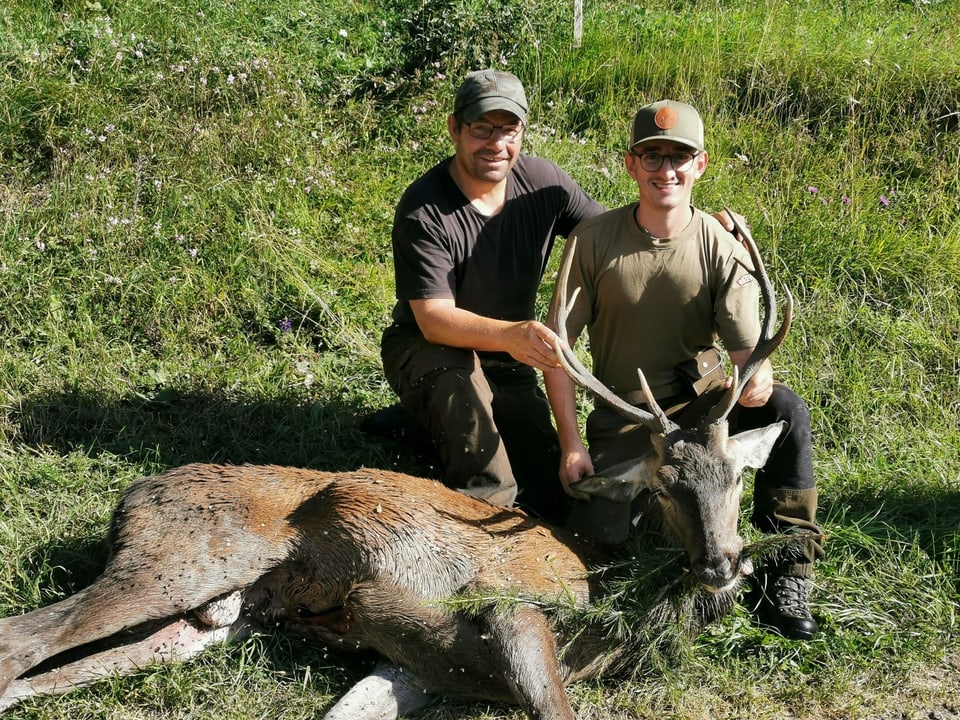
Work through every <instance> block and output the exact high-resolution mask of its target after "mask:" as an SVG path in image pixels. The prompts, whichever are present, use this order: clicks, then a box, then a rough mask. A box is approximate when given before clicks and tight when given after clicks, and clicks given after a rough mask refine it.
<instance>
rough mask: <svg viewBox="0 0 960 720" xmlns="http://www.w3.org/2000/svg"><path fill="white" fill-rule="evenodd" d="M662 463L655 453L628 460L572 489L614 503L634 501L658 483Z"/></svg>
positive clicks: (586, 478)
mask: <svg viewBox="0 0 960 720" xmlns="http://www.w3.org/2000/svg"><path fill="white" fill-rule="evenodd" d="M661 464H662V463H661V462H660V459H659V457H658V455H657V453H656V452H655V451H651V452H648V453H646V454H644V455H642V456H640V457H639V458H634V459H632V460H627V461H626V462H622V463H620V464H619V465H614V466H613V467H612V468H609V469H608V470H605V471H604V472H603V474H601V475H588V476H587V477H585V478H583V479H582V480H579V481H577V482H575V483H573V484H572V485H571V486H570V487H571V488H572V489H574V490H579V491H580V492H584V493H586V494H587V495H595V496H597V497H602V498H604V499H606V500H612V501H614V502H627V501H630V500H633V499H634V498H635V497H636V496H637V495H639V494H640V492H641V491H642V490H645V489H646V488H650V487H653V486H654V485H655V484H656V483H657V468H659V467H660V465H661Z"/></svg>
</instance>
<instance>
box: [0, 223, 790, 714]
mask: <svg viewBox="0 0 960 720" xmlns="http://www.w3.org/2000/svg"><path fill="white" fill-rule="evenodd" d="M744 234H745V231H744ZM746 238H747V239H748V240H749V236H748V235H746ZM750 247H751V252H752V254H753V256H754V261H755V266H756V268H757V274H758V278H759V279H760V280H761V286H762V288H763V294H764V299H765V302H766V321H765V323H764V338H762V340H761V342H760V343H758V350H757V353H756V358H752V359H751V362H749V363H748V368H747V369H745V370H744V376H745V377H749V374H750V372H752V370H751V369H750V368H754V369H755V367H756V365H757V364H758V363H759V362H761V361H762V357H765V356H766V355H769V353H770V352H772V350H773V349H774V348H775V347H776V345H777V344H778V343H779V342H780V341H781V340H782V339H783V336H784V335H785V333H786V328H787V326H788V325H789V315H790V313H789V306H788V311H787V313H786V316H787V317H786V320H785V321H784V324H783V327H781V329H780V331H779V332H777V333H776V334H775V335H774V334H772V333H771V328H772V322H773V320H772V318H773V316H774V315H775V308H774V304H773V295H772V291H771V290H770V287H769V281H768V280H767V279H766V276H765V274H764V272H763V268H762V264H761V263H760V260H759V257H757V255H756V251H755V248H754V247H753V246H752V242H751V243H750ZM563 275H564V276H563V277H561V279H560V282H558V287H563V288H564V289H565V284H566V283H565V273H564V274H563ZM564 295H565V292H564ZM560 324H561V326H562V324H563V323H562V322H561V323H560ZM558 351H559V353H560V355H561V357H563V358H564V367H565V368H566V369H567V372H568V373H569V374H570V375H571V376H572V377H573V378H574V380H575V381H576V382H578V383H580V384H582V385H584V386H586V387H588V388H589V389H590V390H592V391H593V392H595V393H596V394H598V395H600V396H601V397H603V398H604V399H605V400H606V401H607V402H609V403H610V404H611V405H612V406H614V407H617V408H618V409H619V410H620V411H621V412H623V413H624V414H625V415H627V416H628V417H631V418H634V419H635V420H636V421H637V422H640V423H643V424H645V425H647V426H648V427H650V430H651V436H652V440H653V447H654V451H653V452H651V453H649V454H647V455H645V456H643V457H640V458H638V459H637V460H636V461H631V462H630V463H627V464H625V465H623V466H620V467H618V468H613V469H611V471H610V472H608V473H607V474H606V475H605V477H598V476H594V477H590V478H586V479H585V480H583V481H582V482H581V483H580V485H579V486H578V487H580V488H582V489H583V490H584V491H585V492H587V493H589V494H593V495H597V496H603V497H608V498H612V499H619V500H624V499H634V498H637V497H638V495H639V494H640V493H641V492H643V491H647V492H648V493H649V495H650V497H649V502H647V503H646V505H645V506H644V508H645V509H644V512H643V513H642V514H641V516H640V517H642V519H643V523H645V525H644V526H643V527H641V528H640V530H641V532H648V533H654V534H660V535H662V537H663V540H664V542H665V543H667V544H668V545H679V546H681V547H682V548H683V550H684V555H685V556H686V560H687V563H688V566H689V568H690V574H689V575H690V576H691V577H693V578H695V582H693V583H686V584H684V585H683V587H682V588H681V589H680V592H683V593H686V596H687V597H686V599H687V600H688V601H686V602H682V603H678V602H676V597H669V596H668V595H659V596H655V597H654V598H652V600H651V604H650V606H649V607H648V608H647V610H645V611H644V612H643V613H642V616H641V617H639V618H638V620H637V621H638V622H639V623H647V624H650V625H653V626H656V625H658V624H659V625H664V624H665V623H670V622H677V621H679V622H681V623H682V625H683V627H684V628H685V629H686V630H687V631H688V632H689V633H697V632H699V630H700V629H701V628H702V627H703V625H704V624H705V623H707V622H710V621H711V620H712V619H714V618H715V617H717V616H718V615H719V614H722V613H723V612H725V610H726V609H727V608H729V607H730V606H731V605H732V602H733V600H734V597H735V586H736V583H737V580H738V578H739V577H740V575H741V574H743V573H745V572H748V571H749V567H748V566H749V563H745V562H742V560H741V557H740V555H741V550H742V542H741V540H740V537H739V535H738V533H737V519H738V514H739V500H740V494H741V487H742V486H741V483H740V475H741V472H742V470H743V468H744V467H760V466H762V465H763V463H764V462H765V461H766V458H767V456H768V454H769V452H770V447H771V446H772V444H773V442H774V441H775V440H776V438H777V436H778V435H779V432H780V429H781V426H780V424H779V423H778V424H775V425H771V426H769V427H767V428H762V429H760V430H754V431H748V432H743V433H739V434H737V435H734V436H732V437H728V435H727V424H726V415H727V413H729V410H730V407H732V405H733V404H734V403H735V402H736V399H737V397H738V394H737V393H738V392H739V390H740V388H742V383H741V384H740V385H738V383H737V382H736V378H734V382H733V384H732V387H731V389H730V391H729V393H728V395H727V397H726V398H725V399H724V400H723V402H722V403H721V405H720V407H719V408H718V409H716V411H715V412H711V413H710V414H709V416H708V417H707V418H706V420H705V421H704V422H703V423H702V424H701V426H700V427H698V428H695V429H682V428H678V427H677V426H676V425H675V424H673V423H672V422H671V421H670V420H668V419H667V418H666V416H665V415H664V413H663V412H662V410H661V409H660V408H659V407H658V406H657V405H656V402H655V401H654V400H653V398H652V396H651V395H650V393H649V389H648V388H645V389H646V392H647V405H648V407H649V408H650V410H651V412H647V411H645V410H641V409H639V408H635V407H633V406H629V405H626V404H624V403H623V402H622V401H620V400H619V399H618V398H617V397H616V396H615V395H613V394H612V393H610V392H609V391H608V390H607V389H605V388H604V387H603V386H602V385H601V384H600V383H599V382H598V381H596V379H595V378H593V377H592V376H591V375H590V374H589V372H588V371H587V370H586V369H585V368H583V367H582V366H581V365H580V364H579V361H578V360H577V359H576V357H575V356H574V354H573V352H572V351H571V350H570V348H569V347H568V346H564V347H558ZM641 379H642V374H641ZM744 382H745V380H744ZM643 384H644V385H646V383H645V382H644V383H643ZM618 403H619V404H618ZM558 492H559V487H558ZM110 542H111V548H112V551H113V554H112V557H111V558H110V560H109V561H108V563H107V566H106V568H105V570H104V572H103V574H102V575H101V576H100V577H99V578H98V579H97V580H96V581H95V582H94V583H93V584H92V585H90V586H89V587H88V588H86V589H84V590H81V591H80V592H78V593H77V594H75V595H73V596H72V597H69V598H67V599H65V600H63V601H61V602H58V603H55V604H53V605H50V606H48V607H44V608H41V609H38V610H34V611H32V612H29V613H26V614H25V615H21V616H19V617H11V618H6V619H2V620H0V711H2V710H4V709H6V708H9V707H11V706H12V705H14V704H16V703H17V702H18V701H19V700H21V699H23V698H25V697H29V696H31V695H35V694H43V693H59V692H65V691H67V690H69V689H71V688H72V687H75V686H79V685H83V684H87V683H89V682H92V681H93V680H96V679H98V678H100V677H104V676H106V675H108V674H111V673H123V672H132V671H134V670H136V669H137V668H138V667H142V666H143V665H144V664H146V663H148V662H150V661H166V660H170V659H186V658H188V657H190V656H191V655H193V654H195V653H197V652H199V651H200V650H201V649H202V648H203V646H204V645H206V644H208V643H209V642H212V641H215V640H221V639H227V638H229V637H231V636H236V635H238V634H241V633H242V632H243V631H244V630H245V629H246V628H247V627H249V626H251V625H257V624H259V625H262V626H264V627H274V626H277V625H282V626H285V627H286V628H287V629H289V630H291V631H293V632H296V633H300V634H302V635H304V636H306V637H308V638H315V639H317V640H319V641H322V642H323V643H335V644H339V645H342V646H344V647H346V648H354V647H356V648H360V647H369V648H373V649H375V650H377V651H378V652H379V653H380V654H381V655H383V656H384V657H385V658H386V659H387V660H388V661H389V662H390V663H392V665H393V670H392V671H388V672H382V673H379V674H378V675H375V676H371V677H370V678H367V679H366V680H364V681H362V682H361V683H360V684H359V685H358V686H357V687H356V688H355V689H354V690H352V691H351V692H350V693H348V694H347V696H346V697H345V698H344V699H343V700H341V702H340V703H338V704H337V705H336V706H335V707H334V708H333V709H332V710H331V711H330V712H329V713H328V715H327V719H328V720H347V719H349V720H383V719H384V718H396V716H397V714H398V713H406V712H412V711H414V710H416V709H418V708H419V707H422V706H423V705H424V704H425V703H426V702H428V700H429V698H430V697H431V696H436V695H440V694H449V695H454V696H460V697H464V698H476V699H483V700H491V701H506V702H515V703H518V704H519V705H521V706H522V707H523V708H524V710H525V711H526V713H527V714H528V716H529V717H530V718H543V719H546V720H573V718H574V713H573V710H572V709H571V707H570V705H569V702H568V701H567V698H566V695H565V692H564V686H565V685H566V684H567V683H569V682H572V681H574V680H577V679H579V678H583V677H588V676H594V675H597V674H598V673H600V672H602V671H603V670H605V669H608V668H613V669H617V668H619V667H624V666H626V665H629V664H631V663H634V662H636V661H637V659H638V658H639V657H640V656H641V655H642V650H643V648H641V647H638V643H637V642H623V639H622V638H617V637H614V636H613V634H612V633H610V632H609V630H608V629H607V628H604V627H603V626H602V623H596V624H591V623H590V622H587V621H586V620H584V621H582V622H573V623H571V622H569V620H567V621H566V622H564V621H562V619H560V616H561V615H564V613H562V612H559V611H558V609H561V608H567V609H571V610H574V611H576V610H577V609H585V608H587V606H588V605H590V604H591V603H596V602H598V601H600V600H601V599H602V596H603V594H604V593H605V592H606V591H607V586H606V585H605V582H604V580H603V579H602V578H601V577H600V576H599V575H598V574H597V573H596V572H595V571H596V570H597V569H598V568H602V567H603V566H605V565H608V564H609V562H610V560H611V556H610V555H608V553H607V552H605V551H604V550H602V549H601V548H599V547H597V546H595V545H593V544H591V543H590V542H588V541H587V540H585V539H582V538H578V537H576V536H574V535H572V534H569V533H567V532H565V531H563V530H560V529H557V528H553V527H551V526H549V525H547V524H544V523H540V522H537V521H535V520H533V519H531V518H530V517H528V516H527V515H525V514H523V513H522V512H519V511H515V510H511V509H507V508H502V507H496V506H494V505H491V504H489V503H486V502H483V501H480V500H475V499H472V498H469V497H467V496H464V495H462V494H460V493H457V492H455V491H453V490H450V489H448V488H446V487H444V486H442V485H440V484H439V483H436V482H433V481H430V480H424V479H421V478H414V477H409V476H406V475H399V474H396V473H391V472H387V471H382V470H358V471H356V472H347V473H325V472H319V471H310V470H300V469H293V468H279V467H271V466H240V467H226V466H215V465H189V466H185V467H183V468H179V469H175V470H171V471H169V472H167V473H164V474H162V475H159V476H156V477H150V478H143V479H141V480H139V481H137V482H135V483H133V484H132V485H131V486H130V487H129V488H128V489H127V490H126V492H125V493H124V494H123V496H122V498H121V500H120V503H119V505H118V507H117V509H116V511H115V513H114V517H113V523H112V526H111V537H110ZM678 575H680V573H679V571H678ZM693 585H697V586H698V588H699V590H691V587H692V586H693ZM458 595H459V596H464V595H465V596H467V598H468V599H470V602H463V603H461V604H458V603H457V602H456V598H457V596H458ZM477 598H486V599H487V600H486V601H483V600H481V601H480V602H477ZM690 598H694V599H693V601H692V602H690V601H689V599H690ZM703 598H706V600H703ZM680 606H686V607H687V608H689V609H691V616H689V617H685V618H678V617H677V616H676V609H677V608H678V607H680ZM131 630H132V631H135V632H134V634H129V632H128V631H131ZM647 630H648V631H647V632H646V633H640V635H641V636H642V635H647V636H655V635H656V634H657V632H658V628H657V627H651V628H648V629H647ZM105 639H111V640H113V641H114V643H115V644H114V645H113V646H108V647H106V649H103V648H102V647H101V646H100V645H98V644H97V643H98V642H99V641H102V640H105ZM640 642H642V640H641V641H640ZM68 651H71V652H68ZM61 653H63V654H64V655H63V656H62V657H58V656H61ZM61 660H62V662H61ZM34 669H35V670H34ZM31 670H34V672H33V673H31ZM411 688H413V692H409V690H410V689H411Z"/></svg>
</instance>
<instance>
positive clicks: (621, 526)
mask: <svg viewBox="0 0 960 720" xmlns="http://www.w3.org/2000/svg"><path fill="white" fill-rule="evenodd" d="M707 161H708V155H707V152H706V150H705V149H704V139H703V124H702V122H701V119H700V116H699V114H698V113H697V111H696V110H695V109H694V108H693V107H691V106H690V105H687V104H684V103H677V102H673V101H661V102H659V103H653V104H651V105H646V106H644V107H643V108H641V109H640V111H639V112H638V113H637V115H636V117H635V119H634V122H633V129H632V133H631V140H630V145H629V150H628V151H627V153H626V154H625V163H626V169H627V172H628V173H629V174H630V176H631V177H632V178H633V179H634V180H635V181H636V183H637V187H638V190H639V200H638V201H637V202H635V203H631V204H630V205H627V206H625V207H622V208H619V209H616V210H611V211H609V212H607V213H605V214H603V215H600V216H596V217H593V218H590V219H587V220H585V221H584V222H583V223H581V224H580V225H579V226H578V227H577V228H576V229H575V230H574V231H573V233H572V234H571V237H575V238H576V239H577V243H576V251H575V254H574V258H573V263H572V267H571V272H570V279H569V283H570V287H571V288H574V287H579V288H580V292H579V295H578V297H577V301H576V303H575V304H574V306H573V308H572V309H571V310H570V314H569V316H568V319H567V323H566V324H567V328H566V329H567V333H568V336H569V337H570V339H571V342H573V341H574V340H575V339H576V338H577V336H578V335H579V334H580V333H581V331H582V330H583V328H585V327H586V328H588V331H589V337H590V352H591V355H592V358H593V372H594V375H596V377H597V378H598V379H599V380H600V381H601V382H602V383H604V385H606V386H607V387H608V388H610V389H611V390H612V391H613V392H614V393H616V394H617V395H620V396H621V397H622V398H624V399H625V400H627V401H628V402H631V403H637V402H640V403H642V402H643V398H642V394H641V388H640V381H639V377H638V374H637V368H640V369H641V370H643V373H644V375H645V377H646V378H647V380H648V381H649V384H650V387H651V389H652V391H653V394H654V397H655V398H656V399H657V401H658V403H659V404H660V405H661V406H662V407H664V408H671V409H670V410H668V413H670V414H671V417H672V419H675V420H676V421H677V422H678V423H680V424H681V425H683V424H684V423H691V422H693V423H695V422H697V421H698V420H699V418H697V417H687V416H684V415H683V411H684V409H686V407H687V406H688V405H689V404H690V403H691V402H692V400H693V399H694V398H695V395H694V394H693V393H692V391H691V390H690V389H689V384H688V383H687V382H685V381H684V379H683V377H682V374H681V372H680V370H679V367H680V366H682V365H683V364H684V363H688V362H689V361H691V360H693V359H694V358H696V357H697V355H698V353H700V352H702V351H703V350H704V349H706V348H715V349H716V352H717V355H716V357H717V358H719V357H720V356H719V348H720V347H723V348H724V349H725V350H726V352H727V354H728V355H729V359H730V361H731V362H732V363H733V364H735V365H737V366H738V367H740V368H742V367H743V365H744V364H745V363H746V362H747V359H748V358H749V356H750V354H751V352H752V351H753V348H754V346H755V344H756V342H757V340H758V338H759V335H760V321H759V311H758V293H757V283H756V282H755V281H754V278H753V276H752V275H751V274H750V272H749V270H750V268H751V267H752V263H751V260H750V257H749V255H748V253H747V251H746V249H745V248H744V247H743V246H742V245H741V244H740V243H739V242H737V241H736V240H735V239H734V237H733V236H732V235H730V234H729V233H728V232H727V231H726V230H725V229H724V228H723V227H721V225H720V223H718V222H717V221H716V219H715V218H712V217H710V216H707V215H705V214H704V213H702V212H700V211H699V210H697V209H696V208H694V207H693V205H692V191H693V185H694V183H695V182H696V181H697V180H698V179H699V178H700V177H701V176H702V175H703V173H704V171H705V170H706V168H707ZM569 248H570V246H569V245H568V251H569ZM561 300H562V299H559V298H554V306H556V304H557V303H558V302H559V301H561ZM544 377H545V382H546V386H547V393H548V395H549V397H550V402H551V406H552V408H553V412H554V416H555V418H556V421H557V428H558V432H559V439H560V445H561V449H562V453H561V465H560V477H561V482H562V483H563V486H564V488H565V489H567V490H568V492H569V493H570V494H571V495H572V496H574V497H577V498H578V500H582V501H583V502H579V503H577V504H576V505H575V507H574V509H573V513H572V517H573V518H574V519H575V521H576V522H577V523H578V526H577V527H578V529H580V530H582V531H584V532H588V533H590V534H593V535H596V536H598V537H606V538H607V539H608V540H611V541H614V542H616V541H619V540H622V539H623V538H625V537H626V534H627V533H628V531H629V523H630V507H629V503H621V504H617V503H610V502H609V501H600V500H598V499H596V498H594V499H592V500H591V499H588V498H582V497H579V494H578V493H577V492H576V491H575V490H572V489H571V488H570V486H571V484H572V483H574V482H576V481H577V480H578V479H580V478H581V477H582V476H584V475H592V474H593V473H594V471H595V469H596V470H602V469H605V468H609V467H612V466H614V465H616V464H618V463H620V462H622V461H625V460H629V459H631V458H634V457H638V456H640V455H641V454H642V452H643V450H644V448H645V447H649V431H648V430H647V429H646V428H645V427H643V426H637V425H636V424H634V423H632V422H631V421H629V420H626V419H625V418H623V417H622V416H620V415H619V414H618V413H617V412H615V411H614V410H613V409H611V408H609V407H607V406H606V405H600V404H598V405H597V406H596V407H595V408H594V410H593V411H592V412H591V413H590V416H589V417H588V420H587V426H586V434H587V439H588V442H589V444H590V452H589V453H588V452H587V449H586V447H585V446H584V443H583V441H582V440H581V437H580V429H579V425H578V421H577V414H576V400H575V394H574V387H573V383H572V381H571V380H570V379H569V378H568V377H567V376H566V374H564V373H563V372H562V371H547V372H546V373H545V374H544ZM692 410H693V408H691V411H692ZM729 419H730V425H731V430H734V429H737V430H743V429H747V428H753V427H761V426H764V425H769V424H772V423H773V422H775V421H777V420H780V419H783V420H787V423H788V424H787V426H786V429H785V430H784V432H783V433H782V435H781V437H780V439H779V440H778V441H777V443H776V445H775V447H774V450H773V452H772V453H771V455H770V458H769V460H768V462H767V464H766V465H765V466H764V467H763V468H762V469H760V470H759V471H758V472H757V474H756V479H755V488H754V514H753V522H754V524H756V525H757V526H758V527H759V528H761V529H762V530H765V531H769V532H781V531H789V530H790V529H793V528H798V529H804V530H811V531H813V532H814V533H817V534H819V532H820V531H819V529H818V528H817V526H816V524H815V519H814V518H815V514H816V507H817V495H816V488H815V486H814V477H813V461H812V453H811V437H810V416H809V411H808V409H807V407H806V405H804V403H803V401H802V400H801V399H800V398H799V397H798V396H797V395H796V393H794V392H793V391H792V390H790V389H789V388H787V387H786V386H784V385H782V384H780V383H775V382H774V379H773V370H772V366H771V365H770V362H769V360H766V361H764V362H763V364H762V365H761V366H760V368H759V369H758V371H757V372H756V373H755V374H754V376H753V377H752V378H751V379H750V381H749V382H748V383H747V385H746V387H745V389H744V392H743V394H742V395H741V396H740V400H739V406H738V407H737V408H736V409H735V410H734V412H733V413H732V414H731V416H730V418H729ZM821 554H822V551H821V549H820V546H819V544H818V543H817V542H815V541H813V540H811V541H808V542H805V543H804V545H803V546H802V548H801V549H800V550H799V551H798V552H797V553H795V554H794V555H793V556H790V555H788V556H787V557H783V558H778V559H777V561H776V563H775V566H773V567H769V568H767V569H766V570H765V571H764V572H763V573H760V574H759V575H760V577H761V578H762V579H763V584H764V587H765V589H766V592H765V594H764V595H763V605H762V606H761V610H762V614H763V617H764V619H765V620H767V621H768V622H770V624H772V625H774V626H776V627H777V628H778V629H779V630H780V631H781V632H782V633H783V634H784V635H787V636H789V637H794V638H803V639H807V638H810V637H812V636H813V635H814V633H816V631H817V625H816V622H815V621H814V619H813V617H812V616H811V614H810V611H809V607H808V599H807V595H808V588H807V584H808V583H807V578H808V577H809V576H810V574H811V572H812V565H813V561H814V559H815V558H816V557H818V556H820V555H821Z"/></svg>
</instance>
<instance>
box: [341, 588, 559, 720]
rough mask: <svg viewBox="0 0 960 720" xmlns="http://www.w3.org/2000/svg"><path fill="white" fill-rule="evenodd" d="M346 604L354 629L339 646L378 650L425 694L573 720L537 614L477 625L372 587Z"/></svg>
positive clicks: (434, 604) (521, 611) (471, 617)
mask: <svg viewBox="0 0 960 720" xmlns="http://www.w3.org/2000/svg"><path fill="white" fill-rule="evenodd" d="M348 603H349V605H350V614H351V616H352V618H353V622H352V626H351V633H350V634H348V635H346V636H345V637H344V638H343V639H344V640H346V641H348V642H349V641H356V642H358V643H359V644H362V645H365V646H369V647H373V648H376V649H377V650H379V651H380V652H381V653H382V654H383V655H385V656H386V657H388V658H389V659H390V660H391V661H392V662H393V663H395V664H396V665H398V666H399V667H402V668H404V669H405V670H406V671H408V672H409V673H411V674H412V675H413V676H414V677H415V678H416V679H417V683H418V684H421V686H422V687H423V688H425V689H426V690H427V691H428V692H431V693H444V692H449V693H451V694H455V695H459V696H461V697H467V698H478V699H484V700H492V701H495V702H504V701H507V702H509V701H513V702H517V703H519V704H520V705H521V706H522V707H523V708H524V710H525V711H526V712H527V714H528V715H529V716H530V717H531V718H533V719H535V720H540V719H543V720H574V714H573V710H572V709H571V707H570V704H569V702H568V700H567V697H566V693H565V692H564V689H563V681H562V679H561V673H560V668H559V663H558V661H557V656H556V645H555V643H554V640H553V629H552V627H551V626H550V624H549V622H548V621H547V618H546V617H545V616H544V615H543V614H542V613H540V612H539V611H537V610H535V609H533V608H527V607H519V608H516V607H513V608H509V609H505V610H504V609H501V610H497V609H496V608H493V609H490V610H488V611H486V612H481V613H480V615H479V617H478V616H477V615H476V614H475V613H473V612H470V613H459V612H455V611H451V610H450V609H448V608H447V607H444V603H443V601H439V600H438V601H429V600H427V601H425V600H424V599H423V598H422V597H419V596H417V595H413V594H411V593H409V592H406V593H405V592H404V591H403V590H401V589H399V588H397V587H395V586H392V585H391V586H390V587H384V586H382V585H378V584H376V583H370V584H360V585H358V586H356V587H354V589H353V590H352V592H351V593H350V597H349V598H348ZM343 717H348V716H346V715H344V716H343ZM361 717H363V718H364V720H366V718H367V716H361ZM370 717H374V718H375V717H377V716H376V715H372V716H370ZM387 717H390V716H387ZM330 720H338V719H337V718H336V717H334V718H331V719H330ZM391 720H392V718H391Z"/></svg>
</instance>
